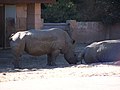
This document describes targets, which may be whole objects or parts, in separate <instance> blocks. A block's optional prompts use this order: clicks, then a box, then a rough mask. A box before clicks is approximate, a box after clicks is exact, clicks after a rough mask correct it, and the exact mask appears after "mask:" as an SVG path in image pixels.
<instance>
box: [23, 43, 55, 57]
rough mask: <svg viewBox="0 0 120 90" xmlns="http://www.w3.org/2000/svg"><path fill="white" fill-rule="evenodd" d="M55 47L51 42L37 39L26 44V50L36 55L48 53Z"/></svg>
mask: <svg viewBox="0 0 120 90" xmlns="http://www.w3.org/2000/svg"><path fill="white" fill-rule="evenodd" d="M52 49H54V47H53V46H52V44H51V42H45V41H44V42H43V41H41V42H40V41H36V42H31V43H27V44H26V46H25V51H26V52H27V53H28V54H30V55H34V56H39V55H44V54H48V53H50V52H51V51H52Z"/></svg>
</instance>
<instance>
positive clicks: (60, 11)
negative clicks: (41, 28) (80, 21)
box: [42, 0, 77, 22]
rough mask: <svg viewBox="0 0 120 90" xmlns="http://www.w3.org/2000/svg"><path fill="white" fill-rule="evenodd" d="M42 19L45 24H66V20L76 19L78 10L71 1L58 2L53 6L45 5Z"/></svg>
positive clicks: (62, 0) (59, 0)
mask: <svg viewBox="0 0 120 90" xmlns="http://www.w3.org/2000/svg"><path fill="white" fill-rule="evenodd" d="M45 7H46V8H45V9H44V10H43V11H42V17H43V18H44V20H45V22H65V21H66V20H70V19H76V15H77V10H76V7H75V5H74V4H73V3H72V2H71V1H70V0H58V1H57V2H56V3H55V4H53V5H45Z"/></svg>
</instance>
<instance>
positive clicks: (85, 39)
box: [43, 20, 120, 43]
mask: <svg viewBox="0 0 120 90" xmlns="http://www.w3.org/2000/svg"><path fill="white" fill-rule="evenodd" d="M53 27H57V28H62V29H64V30H65V29H66V27H67V29H69V30H70V31H71V32H72V38H73V39H74V40H76V41H77V43H92V42H95V41H101V40H105V39H120V23H117V24H115V25H109V26H105V25H103V24H102V23H101V22H77V21H76V20H67V21H66V23H44V26H43V28H44V29H45V28H53Z"/></svg>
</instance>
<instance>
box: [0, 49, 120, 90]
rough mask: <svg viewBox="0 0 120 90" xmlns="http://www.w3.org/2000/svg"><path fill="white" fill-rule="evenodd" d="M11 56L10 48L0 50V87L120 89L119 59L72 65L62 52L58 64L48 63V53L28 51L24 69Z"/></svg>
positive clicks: (18, 89) (8, 89)
mask: <svg viewBox="0 0 120 90" xmlns="http://www.w3.org/2000/svg"><path fill="white" fill-rule="evenodd" d="M12 59H13V58H12V56H11V53H10V51H9V50H2V51H0V90H27V89H29V90H96V89H97V90H102V89H103V90H120V65H118V64H117V65H116V62H109V63H94V64H90V65H87V64H80V63H78V64H77V65H69V64H68V63H67V62H66V61H65V59H64V58H63V55H60V56H59V57H58V58H57V61H56V63H57V66H47V65H46V62H47V61H46V56H40V57H33V56H29V55H27V54H25V55H23V56H22V58H21V62H20V64H21V67H22V68H23V69H13V65H12V64H11V62H12ZM118 63H119V62H118Z"/></svg>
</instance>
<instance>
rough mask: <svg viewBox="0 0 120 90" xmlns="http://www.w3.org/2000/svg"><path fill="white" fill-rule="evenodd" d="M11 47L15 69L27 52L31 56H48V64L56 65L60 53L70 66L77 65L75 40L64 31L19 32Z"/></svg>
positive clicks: (55, 29) (53, 29)
mask: <svg viewBox="0 0 120 90" xmlns="http://www.w3.org/2000/svg"><path fill="white" fill-rule="evenodd" d="M10 46H11V49H12V52H13V55H14V63H13V64H14V67H15V68H19V57H20V56H21V54H22V53H23V52H24V51H25V52H27V53H28V54H30V55H34V56H40V55H44V54H47V57H48V58H47V61H48V62H47V64H48V65H55V60H56V57H57V56H58V55H59V53H62V54H64V57H65V59H66V60H67V62H68V63H69V64H76V63H77V58H76V56H75V54H74V51H73V40H72V39H71V38H70V36H69V35H68V33H67V32H66V31H64V30H62V29H58V28H52V29H45V30H28V31H19V32H17V33H16V34H14V35H13V36H12V37H11V42H10Z"/></svg>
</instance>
